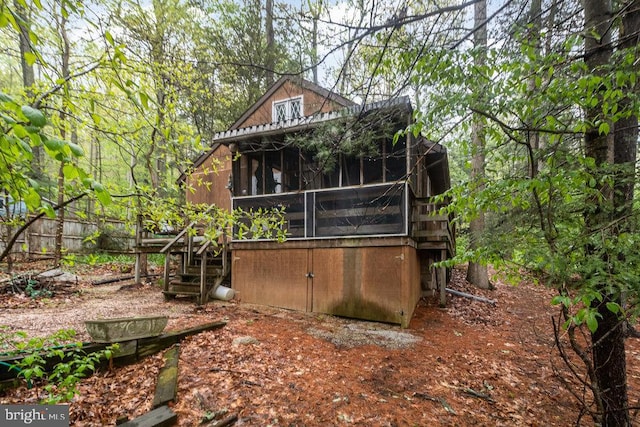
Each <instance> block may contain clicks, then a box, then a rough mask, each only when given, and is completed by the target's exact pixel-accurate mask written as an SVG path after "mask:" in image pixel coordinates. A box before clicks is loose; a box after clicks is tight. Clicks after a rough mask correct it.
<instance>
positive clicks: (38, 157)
mask: <svg viewBox="0 0 640 427" xmlns="http://www.w3.org/2000/svg"><path fill="white" fill-rule="evenodd" d="M14 8H15V11H16V17H17V19H16V23H17V24H18V27H19V28H20V31H19V32H18V42H19V45H20V66H21V69H22V85H23V87H24V92H25V96H26V97H27V99H29V102H32V100H33V97H34V92H33V89H34V86H35V83H36V79H35V74H34V72H33V65H32V64H30V63H29V61H27V55H33V49H31V39H30V38H29V27H30V24H31V17H30V13H29V11H28V10H27V9H26V8H25V7H24V5H23V4H22V3H21V2H20V1H18V0H15V1H14ZM32 151H33V163H32V164H31V176H32V177H33V178H34V179H36V180H41V179H42V178H43V176H44V170H43V169H44V168H43V165H42V162H43V160H42V156H43V151H42V145H36V146H32Z"/></svg>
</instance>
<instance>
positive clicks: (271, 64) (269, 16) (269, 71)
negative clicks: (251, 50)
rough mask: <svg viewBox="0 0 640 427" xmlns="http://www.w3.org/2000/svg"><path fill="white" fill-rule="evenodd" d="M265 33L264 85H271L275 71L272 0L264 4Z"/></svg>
mask: <svg viewBox="0 0 640 427" xmlns="http://www.w3.org/2000/svg"><path fill="white" fill-rule="evenodd" d="M265 12H266V16H265V33H266V35H267V51H266V52H265V55H266V57H265V64H264V65H265V69H266V85H267V87H269V86H271V85H272V84H273V82H274V81H275V79H274V71H275V68H276V67H275V59H276V55H275V38H274V35H273V0H266V4H265Z"/></svg>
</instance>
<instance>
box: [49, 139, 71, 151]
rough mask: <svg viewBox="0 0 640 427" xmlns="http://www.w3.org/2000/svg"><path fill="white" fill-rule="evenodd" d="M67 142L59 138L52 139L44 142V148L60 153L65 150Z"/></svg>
mask: <svg viewBox="0 0 640 427" xmlns="http://www.w3.org/2000/svg"><path fill="white" fill-rule="evenodd" d="M65 145H66V142H64V141H63V140H61V139H57V138H50V139H46V140H45V141H44V146H45V147H47V148H48V149H49V150H51V151H55V152H58V151H60V150H62V149H63V148H64V146H65Z"/></svg>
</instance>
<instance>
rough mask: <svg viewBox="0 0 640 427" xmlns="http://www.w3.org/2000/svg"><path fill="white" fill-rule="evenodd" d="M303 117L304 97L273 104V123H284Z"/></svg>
mask: <svg viewBox="0 0 640 427" xmlns="http://www.w3.org/2000/svg"><path fill="white" fill-rule="evenodd" d="M302 116H303V111H302V97H301V96H298V97H295V98H289V99H285V100H283V101H276V102H274V103H273V121H274V122H284V121H286V120H293V119H299V118H300V117H302Z"/></svg>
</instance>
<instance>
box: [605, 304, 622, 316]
mask: <svg viewBox="0 0 640 427" xmlns="http://www.w3.org/2000/svg"><path fill="white" fill-rule="evenodd" d="M607 309H608V310H609V311H610V312H612V313H614V314H618V313H619V312H620V306H619V305H618V304H617V303H615V302H608V303H607Z"/></svg>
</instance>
